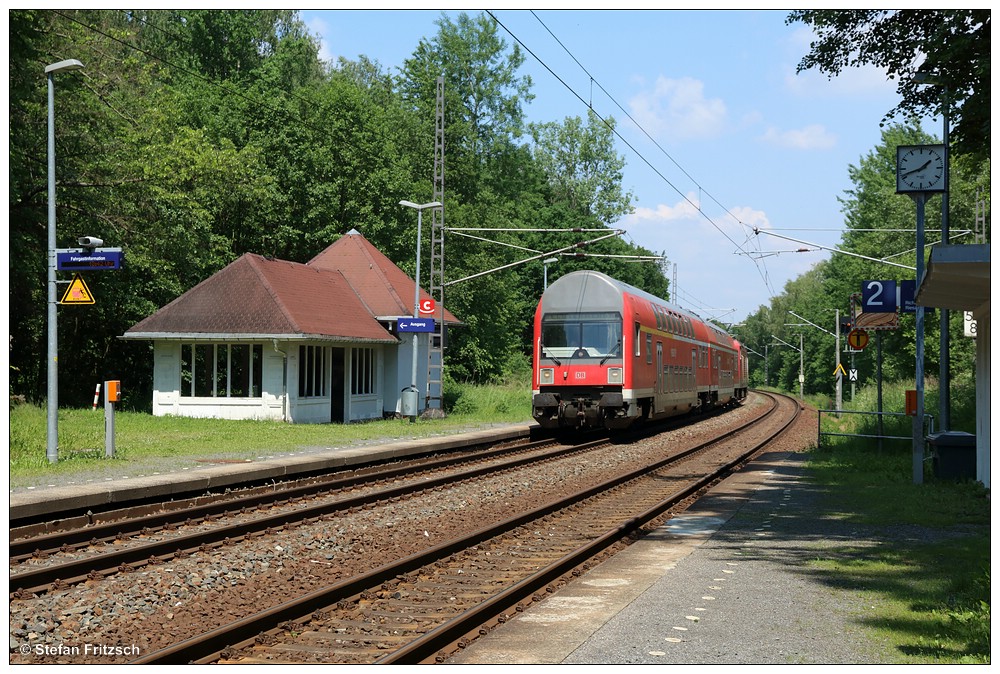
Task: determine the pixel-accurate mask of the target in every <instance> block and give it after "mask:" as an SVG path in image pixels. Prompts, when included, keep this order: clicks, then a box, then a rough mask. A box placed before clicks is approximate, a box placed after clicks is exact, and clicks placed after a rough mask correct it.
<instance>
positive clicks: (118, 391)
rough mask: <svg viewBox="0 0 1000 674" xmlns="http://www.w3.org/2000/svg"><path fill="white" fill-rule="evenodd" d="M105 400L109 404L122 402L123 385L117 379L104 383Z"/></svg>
mask: <svg viewBox="0 0 1000 674" xmlns="http://www.w3.org/2000/svg"><path fill="white" fill-rule="evenodd" d="M104 399H105V400H107V401H108V402H109V403H120V402H121V401H122V383H121V381H119V380H117V379H112V380H111V381H106V382H104Z"/></svg>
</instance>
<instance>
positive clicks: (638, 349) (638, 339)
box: [634, 321, 650, 356]
mask: <svg viewBox="0 0 1000 674" xmlns="http://www.w3.org/2000/svg"><path fill="white" fill-rule="evenodd" d="M634 325H635V355H636V356H641V355H642V325H641V324H640V323H639V321H636V322H635V324H634ZM649 337H650V335H646V338H647V339H649ZM646 349H647V350H649V346H648V345H647V346H646Z"/></svg>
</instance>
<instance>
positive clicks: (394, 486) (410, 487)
mask: <svg viewBox="0 0 1000 674" xmlns="http://www.w3.org/2000/svg"><path fill="white" fill-rule="evenodd" d="M677 425H678V424H676V423H675V424H672V426H673V427H676V426H677ZM640 436H641V433H640V434H633V435H632V436H631V437H640ZM606 443H607V438H606V437H600V436H599V437H598V439H596V440H592V441H588V442H576V443H573V444H560V443H558V442H556V441H555V440H553V439H552V438H546V439H542V440H537V441H524V442H515V443H503V445H502V446H500V447H490V448H470V449H469V450H468V451H458V452H451V453H449V454H447V455H444V456H433V457H423V458H419V459H412V460H408V461H402V462H399V463H396V464H392V465H385V466H372V467H367V468H364V469H360V470H354V471H349V472H348V473H347V474H334V475H330V476H324V477H314V478H309V479H306V480H301V481H299V482H296V483H290V484H282V485H280V486H279V485H273V486H270V487H257V488H252V489H246V490H240V491H236V492H228V493H222V494H215V495H209V496H200V497H196V498H192V499H185V500H182V501H171V502H169V503H159V504H143V505H139V506H135V507H131V508H126V509H121V510H118V511H114V512H109V513H104V514H102V515H101V517H100V518H98V519H95V516H94V515H92V514H88V515H79V514H73V513H65V514H61V515H60V516H58V517H57V518H55V522H48V523H41V524H32V525H28V526H24V527H16V526H15V527H13V528H12V529H11V533H10V546H9V553H8V554H9V561H10V580H9V587H10V596H11V597H12V598H25V597H29V596H31V595H33V594H37V593H41V592H48V591H56V590H60V589H65V588H67V587H69V586H72V585H74V584H76V583H80V582H84V581H87V580H98V579H101V578H103V577H107V576H109V575H112V574H115V573H125V572H129V571H134V570H136V569H139V568H141V567H143V566H146V565H149V564H161V563H164V562H167V561H169V560H170V559H172V558H174V557H178V556H184V555H189V554H193V553H195V552H202V553H205V552H209V551H211V550H212V549H215V548H218V547H220V546H223V545H233V544H237V543H239V542H241V541H243V540H245V539H247V538H248V537H253V536H257V535H260V534H263V533H271V532H274V531H275V530H278V529H288V528H291V527H294V526H296V525H298V524H300V523H303V522H309V521H310V520H316V519H318V518H328V517H331V516H335V515H336V514H338V513H343V512H350V511H352V510H356V509H360V508H366V507H370V506H372V505H373V504H377V503H379V502H384V501H387V500H392V499H400V498H409V497H412V496H414V495H415V494H418V493H420V492H423V491H427V490H432V489H440V488H444V487H446V486H447V485H449V484H453V483H456V482H460V481H463V480H470V479H475V478H478V477H482V476H484V475H489V474H491V473H496V472H498V471H501V470H513V469H516V468H520V467H523V466H527V465H531V464H535V463H539V462H543V461H548V460H554V459H558V458H560V457H565V456H568V455H572V454H580V453H585V452H587V451H591V450H593V449H596V448H599V447H601V446H602V445H603V444H606Z"/></svg>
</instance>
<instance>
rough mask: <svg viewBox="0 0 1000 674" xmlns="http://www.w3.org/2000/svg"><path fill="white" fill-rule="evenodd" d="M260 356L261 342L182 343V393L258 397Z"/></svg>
mask: <svg viewBox="0 0 1000 674" xmlns="http://www.w3.org/2000/svg"><path fill="white" fill-rule="evenodd" d="M263 360H264V349H263V347H262V346H261V345H260V344H182V345H181V386H180V389H181V395H182V396H184V397H188V398H260V397H261V381H262V376H261V366H262V363H263Z"/></svg>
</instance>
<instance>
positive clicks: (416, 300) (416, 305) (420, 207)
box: [399, 200, 444, 422]
mask: <svg viewBox="0 0 1000 674" xmlns="http://www.w3.org/2000/svg"><path fill="white" fill-rule="evenodd" d="M399 205H400V206H406V207H407V208H414V209H416V211H417V269H416V272H415V273H416V278H415V279H414V280H413V281H414V282H413V317H414V318H420V231H421V228H422V224H423V223H422V222H421V220H422V216H423V213H424V209H427V208H441V207H442V206H443V205H444V204H442V203H441V202H439V201H432V202H430V203H427V204H415V203H413V202H412V201H406V200H403V201H400V202H399ZM412 334H413V342H412V344H413V364H412V371H411V372H412V376H411V377H410V380H411V384H410V390H411V393H412V396H413V415H412V416H411V417H410V421H411V422H414V421H416V418H417V417H416V412H417V396H416V394H417V333H416V332H414V333H412Z"/></svg>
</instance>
